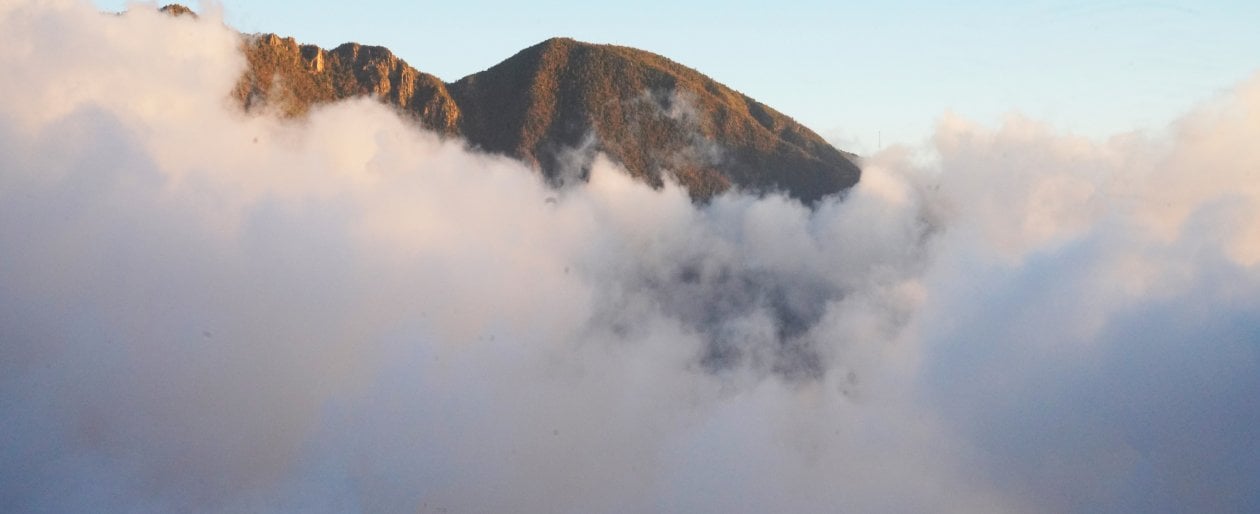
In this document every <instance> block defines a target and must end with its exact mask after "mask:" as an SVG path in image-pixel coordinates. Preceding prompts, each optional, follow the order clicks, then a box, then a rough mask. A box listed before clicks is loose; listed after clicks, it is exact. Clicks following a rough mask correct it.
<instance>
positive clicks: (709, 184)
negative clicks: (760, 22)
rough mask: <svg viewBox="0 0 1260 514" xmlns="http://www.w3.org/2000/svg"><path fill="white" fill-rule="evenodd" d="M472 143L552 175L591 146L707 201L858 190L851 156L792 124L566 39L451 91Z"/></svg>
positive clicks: (669, 68) (653, 61) (696, 77)
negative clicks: (724, 195) (737, 191)
mask: <svg viewBox="0 0 1260 514" xmlns="http://www.w3.org/2000/svg"><path fill="white" fill-rule="evenodd" d="M448 87H449V89H450V92H451V94H452V96H453V97H454V98H455V101H456V103H457V104H458V105H459V106H460V107H461V113H462V122H461V124H460V127H461V129H462V132H463V134H464V136H465V137H467V138H468V140H469V141H471V142H473V143H474V144H478V145H480V146H481V147H482V148H484V149H485V150H487V151H491V152H497V153H505V154H508V155H513V156H516V157H519V158H521V159H523V160H525V161H526V162H529V163H531V164H534V165H536V166H537V167H539V168H540V169H542V170H543V171H544V172H545V173H555V172H556V170H559V169H561V168H562V167H563V164H564V163H563V162H562V161H563V157H564V155H565V151H566V149H570V148H573V147H575V146H579V145H581V144H582V143H583V141H584V139H585V138H586V137H587V136H588V135H593V136H594V144H595V145H596V148H597V149H598V150H600V151H603V152H604V153H606V154H608V155H609V156H611V157H612V158H613V159H615V160H617V161H619V162H621V163H622V164H623V165H625V167H626V168H627V169H628V170H629V171H630V173H631V174H633V175H634V176H635V177H637V178H640V179H642V180H644V181H646V182H648V183H650V184H654V185H659V184H661V181H662V173H665V172H670V173H672V174H673V175H674V177H675V178H676V180H678V181H679V182H680V183H682V184H683V185H684V186H686V187H687V188H688V190H689V191H691V193H692V195H693V196H694V197H696V198H701V199H702V198H707V197H709V196H712V195H713V194H715V193H719V192H721V191H724V190H726V189H728V188H729V187H731V186H739V187H741V188H744V189H750V190H753V191H759V192H766V191H784V192H787V193H789V194H790V195H792V196H794V197H797V198H800V199H802V200H805V201H814V200H817V199H818V198H820V197H822V196H825V195H828V194H832V193H836V192H838V191H841V190H843V189H846V188H848V187H850V186H852V185H853V184H855V183H857V180H858V177H859V175H860V170H859V169H858V167H857V166H856V165H854V164H853V163H852V162H851V161H850V160H849V158H848V157H846V156H845V155H844V154H842V153H841V152H839V151H838V150H836V149H835V148H832V147H831V145H829V144H827V142H826V141H824V140H823V139H822V138H820V137H819V136H818V135H817V134H815V133H813V132H812V131H810V130H809V129H807V128H805V127H803V126H801V125H800V124H798V123H796V122H795V121H793V120H792V119H791V118H788V117H787V116H784V115H783V114H780V113H779V112H777V111H775V110H774V109H771V108H769V107H767V106H765V105H763V104H761V103H759V102H757V101H756V100H753V99H751V98H749V97H747V96H745V95H743V94H740V93H738V92H736V91H734V90H732V89H730V88H728V87H726V86H724V85H722V84H719V83H718V82H716V81H714V80H712V79H710V78H708V77H706V76H704V75H702V74H700V73H699V72H697V71H695V70H693V69H691V68H687V67H685V66H682V65H679V64H677V63H675V62H673V61H671V60H669V59H666V58H664V57H661V56H659V55H656V54H652V53H649V52H645V51H642V50H636V49H633V48H626V47H620V46H613V45H595V44H589V43H582V42H578V41H574V40H572V39H566V38H556V39H549V40H547V41H544V42H542V43H540V44H538V45H535V46H533V47H530V48H527V49H525V50H523V51H521V52H520V53H518V54H516V55H515V56H512V57H511V58H509V59H508V60H506V61H503V62H502V63H500V64H498V65H496V66H494V67H492V68H490V69H488V70H486V71H483V72H481V73H477V74H474V75H470V76H468V77H465V78H463V79H461V80H460V81H458V82H455V83H453V84H450V85H449V86H448Z"/></svg>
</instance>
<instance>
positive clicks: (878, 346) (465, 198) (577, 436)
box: [0, 1, 1260, 512]
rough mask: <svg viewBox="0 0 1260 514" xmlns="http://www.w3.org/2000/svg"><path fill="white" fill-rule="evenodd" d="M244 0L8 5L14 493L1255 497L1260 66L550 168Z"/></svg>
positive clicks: (1160, 502)
mask: <svg viewBox="0 0 1260 514" xmlns="http://www.w3.org/2000/svg"><path fill="white" fill-rule="evenodd" d="M236 37H237V36H236V35H235V34H234V33H232V32H231V31H230V30H228V29H226V28H225V27H224V26H223V25H222V22H221V20H219V19H215V18H214V15H213V14H211V16H208V17H207V16H203V17H202V18H201V19H200V20H193V19H188V18H176V19H171V18H169V17H166V16H161V15H158V14H156V13H154V12H152V11H151V10H146V9H143V8H138V9H136V10H134V11H133V12H131V13H129V14H127V15H125V16H113V15H104V14H99V13H96V12H95V10H94V9H93V8H92V7H91V6H90V5H86V4H83V3H79V2H71V1H63V2H24V1H19V2H14V3H9V4H6V5H5V6H2V7H0V47H3V48H6V49H8V50H6V52H3V53H0V67H2V68H3V69H5V70H9V71H10V72H9V73H6V74H4V75H3V76H0V262H2V263H4V265H3V266H0V292H3V294H0V341H3V346H0V406H3V411H4V412H5V414H6V415H5V416H0V433H3V434H5V438H4V441H5V442H4V445H3V446H0V456H2V457H3V458H2V459H0V462H2V463H3V464H0V502H2V503H3V504H4V505H8V506H12V507H13V508H16V509H19V510H33V511H41V510H53V511H80V510H96V511H101V510H103V511H170V510H184V511H188V510H191V511H242V510H245V511H258V510H263V511H336V512H343V511H416V510H419V511H421V512H442V511H446V512H461V511H473V512H479V511H548V512H554V511H612V512H616V511H628V512H639V511H746V512H751V511H767V510H786V511H815V512H817V511H828V512H831V511H836V510H841V511H860V512H890V511H898V512H904V511H944V512H986V511H989V512H1005V511H1033V512H1038V511H1044V512H1059V511H1086V510H1107V511H1160V510H1169V511H1183V510H1208V511H1222V510H1224V511H1231V510H1233V511H1248V510H1255V509H1256V507H1257V506H1258V505H1260V498H1258V497H1257V496H1256V493H1254V491H1257V490H1260V487H1257V485H1260V484H1257V477H1260V469H1257V464H1255V463H1257V462H1260V458H1258V457H1260V445H1258V444H1257V443H1256V442H1255V441H1254V437H1251V436H1250V433H1249V428H1250V427H1252V426H1255V424H1256V422H1257V421H1260V419H1258V418H1260V405H1258V404H1257V400H1256V399H1255V398H1254V396H1255V395H1254V394H1251V393H1252V392H1253V391H1256V390H1257V389H1258V387H1257V386H1260V384H1258V383H1257V381H1258V380H1260V379H1257V378H1256V377H1260V374H1258V373H1257V371H1260V343H1258V339H1257V336H1256V335H1255V334H1256V333H1257V331H1256V330H1255V327H1256V326H1257V318H1256V315H1255V314H1254V313H1255V312H1260V309H1257V305H1256V304H1257V302H1258V300H1257V299H1258V298H1260V295H1258V294H1257V293H1258V292H1260V281H1258V279H1260V277H1258V275H1257V267H1256V263H1257V260H1258V259H1260V257H1257V256H1258V255H1260V233H1258V232H1257V231H1256V229H1255V228H1254V227H1256V226H1260V224H1258V223H1257V221H1260V220H1257V218H1258V217H1260V210H1257V206H1260V201H1258V200H1260V198H1258V196H1260V189H1257V187H1258V186H1256V185H1255V180H1253V179H1254V178H1255V177H1254V173H1255V172H1256V170H1257V169H1260V166H1258V165H1257V164H1260V150H1256V149H1255V148H1254V145H1252V144H1250V142H1251V141H1252V140H1254V138H1255V136H1256V135H1257V134H1260V130H1258V129H1260V126H1258V125H1260V101H1258V100H1257V99H1260V82H1258V81H1252V82H1249V83H1247V84H1243V85H1241V86H1240V87H1239V88H1238V89H1236V90H1235V91H1233V92H1231V93H1230V94H1228V95H1226V96H1224V97H1222V98H1221V99H1219V100H1217V101H1216V102H1215V103H1212V104H1208V105H1205V106H1203V107H1201V108H1198V109H1196V110H1195V111H1194V112H1192V113H1190V114H1188V115H1187V116H1185V117H1183V118H1182V119H1181V120H1179V121H1178V122H1177V123H1175V124H1174V125H1173V126H1172V127H1171V128H1170V129H1169V130H1168V131H1167V132H1166V133H1160V134H1156V135H1144V134H1127V135H1121V136H1117V137H1115V138H1113V139H1111V140H1107V141H1101V142H1100V141H1090V140H1082V139H1076V138H1072V137H1069V136H1063V135H1060V134H1057V133H1054V132H1053V131H1052V130H1050V129H1048V128H1046V127H1044V126H1043V125H1040V124H1038V123H1036V122H1034V121H1030V120H1025V119H1019V118H1012V119H1010V120H1008V122H1006V123H1005V124H1004V125H1002V126H1001V127H997V128H987V127H981V126H976V125H974V124H971V123H969V122H967V121H965V120H959V119H946V120H945V121H943V122H942V123H941V125H940V127H939V128H938V130H937V137H936V140H935V145H936V149H937V152H938V153H939V156H940V157H939V160H938V161H936V162H934V163H931V164H921V163H916V162H915V161H914V160H913V159H910V158H909V157H906V156H904V155H902V154H899V153H898V150H895V149H894V150H891V151H888V152H885V153H883V154H880V155H877V156H874V157H872V158H870V159H869V160H868V165H867V168H866V170H865V171H864V175H863V181H862V183H860V184H859V185H858V186H857V187H856V188H855V189H854V190H853V191H852V192H850V194H848V195H847V197H846V198H844V199H839V198H833V199H830V200H827V201H823V202H821V203H820V204H819V205H817V206H816V207H815V208H813V209H809V208H806V207H803V206H801V205H800V204H798V203H796V202H793V201H791V200H788V199H786V198H783V197H780V196H767V197H753V196H747V195H740V194H735V193H732V194H727V195H723V196H719V197H717V198H715V199H714V200H713V201H712V202H710V203H709V204H707V205H705V206H696V205H695V204H693V203H692V202H690V201H689V198H688V196H687V194H686V192H685V191H683V190H682V189H681V188H679V187H678V186H676V185H672V184H666V186H665V187H664V188H663V189H661V190H654V189H652V188H649V187H647V186H644V185H642V184H639V183H637V182H634V181H633V180H631V179H630V178H628V177H627V176H626V174H625V173H624V172H623V171H622V170H620V169H618V167H617V166H616V165H615V164H614V163H610V162H608V161H607V160H606V159H597V160H596V161H595V163H594V164H593V165H592V169H591V174H590V181H589V183H586V184H584V185H578V186H570V187H565V188H562V189H558V190H557V189H554V188H551V187H549V186H547V185H546V184H545V183H544V181H543V179H542V178H540V177H539V176H537V175H536V174H534V173H532V172H530V171H529V170H528V168H526V167H525V166H523V165H521V164H519V163H516V162H514V161H511V160H508V159H504V158H499V157H493V156H487V155H483V154H479V153H475V152H472V151H469V150H468V149H466V148H465V147H463V146H462V145H461V144H460V143H459V142H457V141H449V140H441V139H439V138H437V137H436V136H434V135H432V134H428V133H425V132H423V131H421V130H418V129H417V128H415V127H414V126H413V125H411V124H409V123H408V122H406V121H404V120H401V119H400V118H398V117H397V116H396V115H394V113H393V112H391V111H389V110H388V109H387V108H385V107H383V106H381V105H378V104H376V103H374V102H372V101H369V100H358V101H351V102H343V103H338V104H334V105H330V106H326V107H323V108H320V109H316V110H314V111H313V112H312V113H311V114H310V116H309V117H308V118H306V119H304V120H301V121H286V120H279V119H275V118H272V117H268V116H252V115H247V114H244V113H242V112H240V111H239V109H236V108H235V107H234V106H232V105H231V103H230V101H229V100H228V99H227V92H228V91H229V89H230V87H231V85H232V83H233V81H234V80H235V78H236V77H238V76H239V73H240V71H241V70H242V69H243V66H244V60H243V58H242V57H241V56H240V55H239V53H238V52H237V49H236V45H237V39H236Z"/></svg>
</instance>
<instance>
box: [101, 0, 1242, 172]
mask: <svg viewBox="0 0 1260 514" xmlns="http://www.w3.org/2000/svg"><path fill="white" fill-rule="evenodd" d="M96 3H97V5H98V6H100V7H101V8H102V9H108V10H120V9H122V8H124V7H125V5H126V3H125V2H121V1H115V0H97V2H96ZM221 5H222V7H223V9H224V11H225V18H226V20H227V21H228V23H229V24H230V25H232V26H233V27H235V28H237V29H239V30H242V31H246V32H275V33H279V34H282V35H288V36H293V37H295V38H297V39H298V40H299V41H302V42H308V43H315V44H319V45H321V46H324V47H332V46H336V45H338V44H340V43H343V42H346V41H357V42H360V43H364V44H376V45H383V46H387V47H389V48H390V49H392V50H394V51H395V52H396V53H397V54H398V55H400V56H401V57H402V58H403V59H405V60H407V61H408V62H409V63H410V64H412V65H413V66H415V67H416V68H418V69H420V70H421V71H425V72H428V73H432V74H434V75H437V76H438V77H441V78H442V79H443V80H447V81H454V80H457V79H458V78H460V77H463V76H465V75H467V74H470V73H475V72H477V71H480V70H483V69H485V68H488V67H490V66H492V65H494V64H495V63H497V62H499V61H501V60H503V59H505V58H507V57H508V56H510V55H511V54H513V53H515V52H516V51H519V50H521V49H523V48H526V47H528V46H530V45H533V44H534V43H537V42H539V41H542V40H544V39H547V38H549V37H553V36H569V37H574V38H577V39H579V40H584V41H589V42H597V43H612V44H619V45H628V46H632V47H637V48H642V49H645V50H649V51H652V52H656V53H659V54H662V55H665V56H666V57H669V58H671V59H674V60H675V61H678V62H680V63H683V64H685V65H687V66H690V67H692V68H695V69H698V70H699V71H701V72H703V73H705V74H707V75H709V76H711V77H713V78H715V79H717V80H718V81H720V82H723V83H725V84H727V85H729V86H731V87H733V88H735V89H736V90H739V91H742V92H744V93H745V94H748V95H749V96H752V97H753V98H756V99H758V100H761V101H762V102H763V103H766V104H768V105H770V106H772V107H774V108H776V109H779V110H780V111H782V112H784V113H786V114H788V115H789V116H792V117H793V118H796V119H797V120H798V121H801V122H803V123H804V124H805V125H806V126H808V127H810V128H812V129H814V130H815V131H816V132H818V133H820V134H821V135H823V136H824V137H825V138H827V139H828V140H830V141H832V142H833V143H834V144H836V145H838V146H840V147H841V148H844V149H846V150H851V151H856V152H858V153H863V154H869V153H871V152H872V151H874V150H878V149H879V148H880V147H881V146H885V147H886V146H890V145H892V144H898V143H900V144H906V145H918V144H921V143H924V142H925V140H926V139H927V138H928V137H929V136H930V135H931V133H932V131H933V129H934V127H935V125H936V123H937V122H938V121H939V120H940V119H941V117H942V116H943V115H944V114H945V113H946V112H952V113H955V114H957V115H960V116H963V117H965V118H968V119H974V120H977V121H980V122H985V123H994V122H997V121H1000V120H1001V119H1002V118H1003V117H1005V116H1007V115H1008V114H1010V113H1012V112H1018V113H1021V114H1022V115H1025V116H1029V117H1032V118H1034V119H1038V120H1042V121H1045V122H1048V123H1051V124H1053V125H1054V126H1056V127H1059V128H1061V129H1063V130H1066V131H1070V132H1072V133H1076V134H1079V135H1083V136H1087V137H1093V138H1102V137H1109V136H1111V135H1114V134H1117V133H1121V132H1128V131H1132V130H1160V129H1163V128H1164V127H1165V126H1166V125H1167V123H1168V122H1170V121H1171V120H1172V119H1173V118H1174V117H1175V116H1176V115H1177V114H1179V113H1181V112H1184V111H1185V110H1186V109H1188V108H1189V107H1191V106H1193V105H1196V104H1198V103H1200V102H1204V101H1207V100H1209V99H1211V98H1213V97H1214V96H1215V95H1217V94H1219V93H1221V92H1222V91H1224V90H1225V89H1227V88H1229V87H1230V86H1231V85H1233V84H1235V83H1237V82H1238V81H1241V80H1242V79H1244V78H1246V77H1247V76H1249V75H1250V74H1251V73H1252V72H1254V71H1255V70H1257V69H1260V62H1257V59H1256V57H1255V56H1256V52H1257V49H1260V33H1258V32H1257V31H1255V30H1253V27H1252V24H1253V22H1254V20H1256V19H1260V4H1257V3H1255V2H1248V1H1177V0H1170V1H1162V2H1147V1H1101V2H1084V1H1075V0H1072V1H1061V0H1055V1H1017V2H994V1H979V2H963V3H953V4H950V3H944V2H935V1H922V0H918V1H905V0H901V1H895V2H822V1H801V0H791V1H787V2H748V1H722V2H714V1H702V2H694V1H693V2H666V1H661V0H650V1H645V2H621V3H608V2H579V1H562V0H544V1H535V2H517V1H491V0H472V1H464V2H445V1H444V2H432V1H417V2H404V1H368V2H340V1H329V0H312V1H300V2H299V1H284V0H278V1H267V2H252V1H251V2H245V1H233V0H225V1H223V2H222V3H221ZM193 7H194V8H196V7H197V6H196V5H193Z"/></svg>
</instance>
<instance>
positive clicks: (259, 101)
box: [162, 4, 861, 203]
mask: <svg viewBox="0 0 1260 514" xmlns="http://www.w3.org/2000/svg"><path fill="white" fill-rule="evenodd" d="M162 10H163V11H166V12H170V13H171V14H174V15H181V14H183V13H187V14H192V15H193V16H195V13H192V12H191V11H189V10H187V9H186V8H182V6H178V5H177V4H172V5H168V6H166V7H163V8H162ZM241 48H242V50H243V51H244V54H245V57H246V60H247V61H248V67H247V69H246V71H245V73H244V74H243V75H242V77H241V78H240V80H239V81H238V82H237V85H236V87H235V88H234V89H233V91H232V95H233V96H234V97H235V98H236V99H237V101H238V102H239V103H240V104H241V105H242V106H243V108H244V109H245V110H247V111H254V110H261V109H269V110H272V111H274V112H277V113H279V114H281V115H283V116H293V117H297V116H302V115H304V114H305V113H306V112H307V111H308V110H309V109H310V108H311V107H312V106H314V105H318V104H322V103H328V102H333V101H337V100H341V99H345V98H351V97H358V96H371V97H374V98H376V99H378V100H380V101H382V102H385V103H387V104H390V105H392V106H394V107H396V108H397V109H399V110H400V111H401V112H403V113H405V114H407V115H408V116H409V117H411V118H412V119H414V120H416V121H417V122H418V123H419V124H420V125H421V126H423V127H425V128H427V129H429V130H432V131H434V132H436V133H437V134H439V135H440V136H442V137H458V138H463V139H464V140H466V141H467V142H468V144H469V146H471V147H473V148H475V149H479V150H481V151H486V152H489V153H496V154H503V155H507V156H510V157H513V158H517V159H519V160H521V161H523V162H525V163H527V164H528V165H530V166H531V167H533V168H534V169H536V170H538V171H540V172H541V173H542V174H543V175H544V176H545V177H547V178H548V179H549V180H550V181H552V182H553V183H561V182H565V181H567V180H570V179H572V178H573V177H572V176H571V175H569V174H566V172H571V171H572V170H574V169H576V170H577V171H578V173H579V174H580V175H581V176H584V175H585V173H586V170H587V168H588V167H589V165H590V162H591V158H592V157H593V155H594V153H595V152H602V153H604V154H605V155H607V156H609V157H610V158H611V159H612V160H614V161H616V162H618V163H619V164H621V165H622V166H623V167H624V168H625V169H626V170H627V171H628V172H629V173H630V174H631V175H632V176H634V177H635V178H636V179H638V180H640V181H643V182H645V183H648V184H650V185H652V186H654V187H660V186H661V185H662V184H663V183H664V180H665V177H666V175H667V174H668V175H669V176H670V177H671V178H672V179H673V180H674V181H676V182H678V183H679V184H681V185H682V186H683V187H685V188H686V190H687V191H688V192H689V194H690V195H691V196H692V198H693V199H695V200H697V201H705V200H707V199H709V198H711V197H713V196H714V195H717V194H720V193H722V192H724V191H727V190H730V189H731V188H739V189H741V190H745V191H749V192H754V193H773V192H781V193H784V194H787V195H788V196H791V197H793V198H796V199H799V200H801V201H804V202H806V203H813V202H815V201H817V200H819V199H821V198H823V197H826V196H829V195H833V194H836V193H841V192H843V191H845V190H847V189H848V188H850V187H852V186H853V185H854V184H856V183H857V182H858V180H859V179H860V176H861V170H860V168H859V167H858V166H857V165H856V164H855V162H854V161H855V159H856V156H854V155H853V154H849V153H845V152H842V151H840V150H837V149H835V148H834V147H832V146H831V145H830V144H828V143H827V142H826V141H825V140H823V139H822V138H821V137H819V136H818V135H817V134H816V133H814V132H813V131H811V130H809V129H808V128H807V127H804V126H803V125H800V124H799V123H797V122H796V121H795V120H793V119H792V118H790V117H788V116H786V115H784V114H782V113H779V112H778V111H776V110H774V109H773V108H771V107H769V106H766V105H765V104H762V103H760V102H758V101H756V100H754V99H752V98H751V97H748V96H747V95H744V94H742V93H740V92H738V91H735V90H734V89H731V88H729V87H727V86H725V85H723V84H721V83H719V82H717V81H715V80H713V79H712V78H709V77H708V76H706V75H704V74H702V73H700V72H699V71H696V70H694V69H692V68H689V67H686V66H684V65H682V64H679V63H676V62H674V61H672V60H670V59H668V58H666V57H664V56H661V55H658V54H654V53H651V52H647V51H644V50H639V49H635V48H631V47H624V46H617V45H607V44H593V43H585V42H581V41H577V40H574V39H571V38H565V37H556V38H550V39H547V40H545V41H542V42H540V43H538V44H535V45H533V46H530V47H528V48H525V49H523V50H521V51H519V52H517V53H516V54H514V55H512V56H511V57H509V58H507V59H505V60H503V61H502V62H499V63H498V64H495V65H494V66H491V67H490V68H487V69H485V70H483V71H480V72H477V73H473V74H470V75H468V76H465V77H463V78H460V79H459V80H456V81H454V82H444V81H443V80H442V79H440V78H438V77H436V76H434V75H431V74H428V73H424V72H422V71H420V70H418V69H416V68H415V67H412V66H411V65H410V64H408V63H407V62H406V61H404V60H403V59H402V58H400V57H398V56H397V55H395V54H394V53H393V52H392V51H390V50H389V49H388V48H385V47H382V46H371V45H361V44H358V43H344V44H341V45H339V46H337V47H335V48H333V49H331V50H328V49H324V48H321V47H319V46H316V45H308V44H300V43H298V42H297V41H296V40H295V39H293V38H291V37H281V36H278V35H276V34H248V35H246V34H243V35H242V43H241Z"/></svg>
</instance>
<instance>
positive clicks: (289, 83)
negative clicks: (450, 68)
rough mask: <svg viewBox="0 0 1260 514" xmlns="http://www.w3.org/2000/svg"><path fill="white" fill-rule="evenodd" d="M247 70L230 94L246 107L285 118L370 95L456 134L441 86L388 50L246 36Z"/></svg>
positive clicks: (455, 114)
mask: <svg viewBox="0 0 1260 514" xmlns="http://www.w3.org/2000/svg"><path fill="white" fill-rule="evenodd" d="M242 48H243V49H244V51H245V57H246V59H247V60H248V62H249V68H248V69H247V70H246V71H245V74H244V76H242V77H241V80H240V81H239V82H237V85H236V89H235V90H234V91H233V94H234V95H235V96H236V98H237V99H239V100H240V101H241V103H242V105H244V106H245V108H246V109H256V108H259V107H261V106H263V105H267V106H270V107H271V108H274V109H276V110H278V111H279V112H280V113H282V114H284V115H287V116H297V115H301V114H304V113H305V112H306V111H307V110H308V109H310V107H311V105H313V104H317V103H323V102H331V101H334V100H339V99H342V98H348V97H354V96H360V95H370V96H374V97H376V98H378V99H380V100H381V101H384V102H388V103H390V104H392V105H395V106H397V107H399V108H400V109H402V110H403V111H405V112H407V113H410V114H411V115H413V116H415V117H416V118H418V119H419V120H420V122H421V124H423V125H424V126H425V127H427V128H430V129H432V130H435V131H437V132H438V133H441V134H445V135H456V134H458V128H457V122H458V120H459V109H458V108H457V107H456V106H455V102H454V100H452V99H451V95H450V94H449V93H448V92H447V91H446V84H444V83H443V82H442V81H441V80H439V79H438V78H437V77H434V76H433V75H429V74H427V73H421V72H419V71H417V70H416V69H415V68H413V67H411V66H409V65H408V64H407V63H406V62H405V61H403V60H402V59H399V58H398V57H396V56H395V55H394V54H393V53H392V52H390V51H389V49H387V48H383V47H379V46H363V45H359V44H357V43H346V44H343V45H341V46H339V47H337V48H334V49H333V50H332V51H328V50H324V49H322V48H319V47H317V46H314V45H299V44H298V43H297V42H296V41H294V40H293V38H281V37H279V36H276V35H275V34H266V35H251V36H245V39H244V41H243V43H242Z"/></svg>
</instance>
